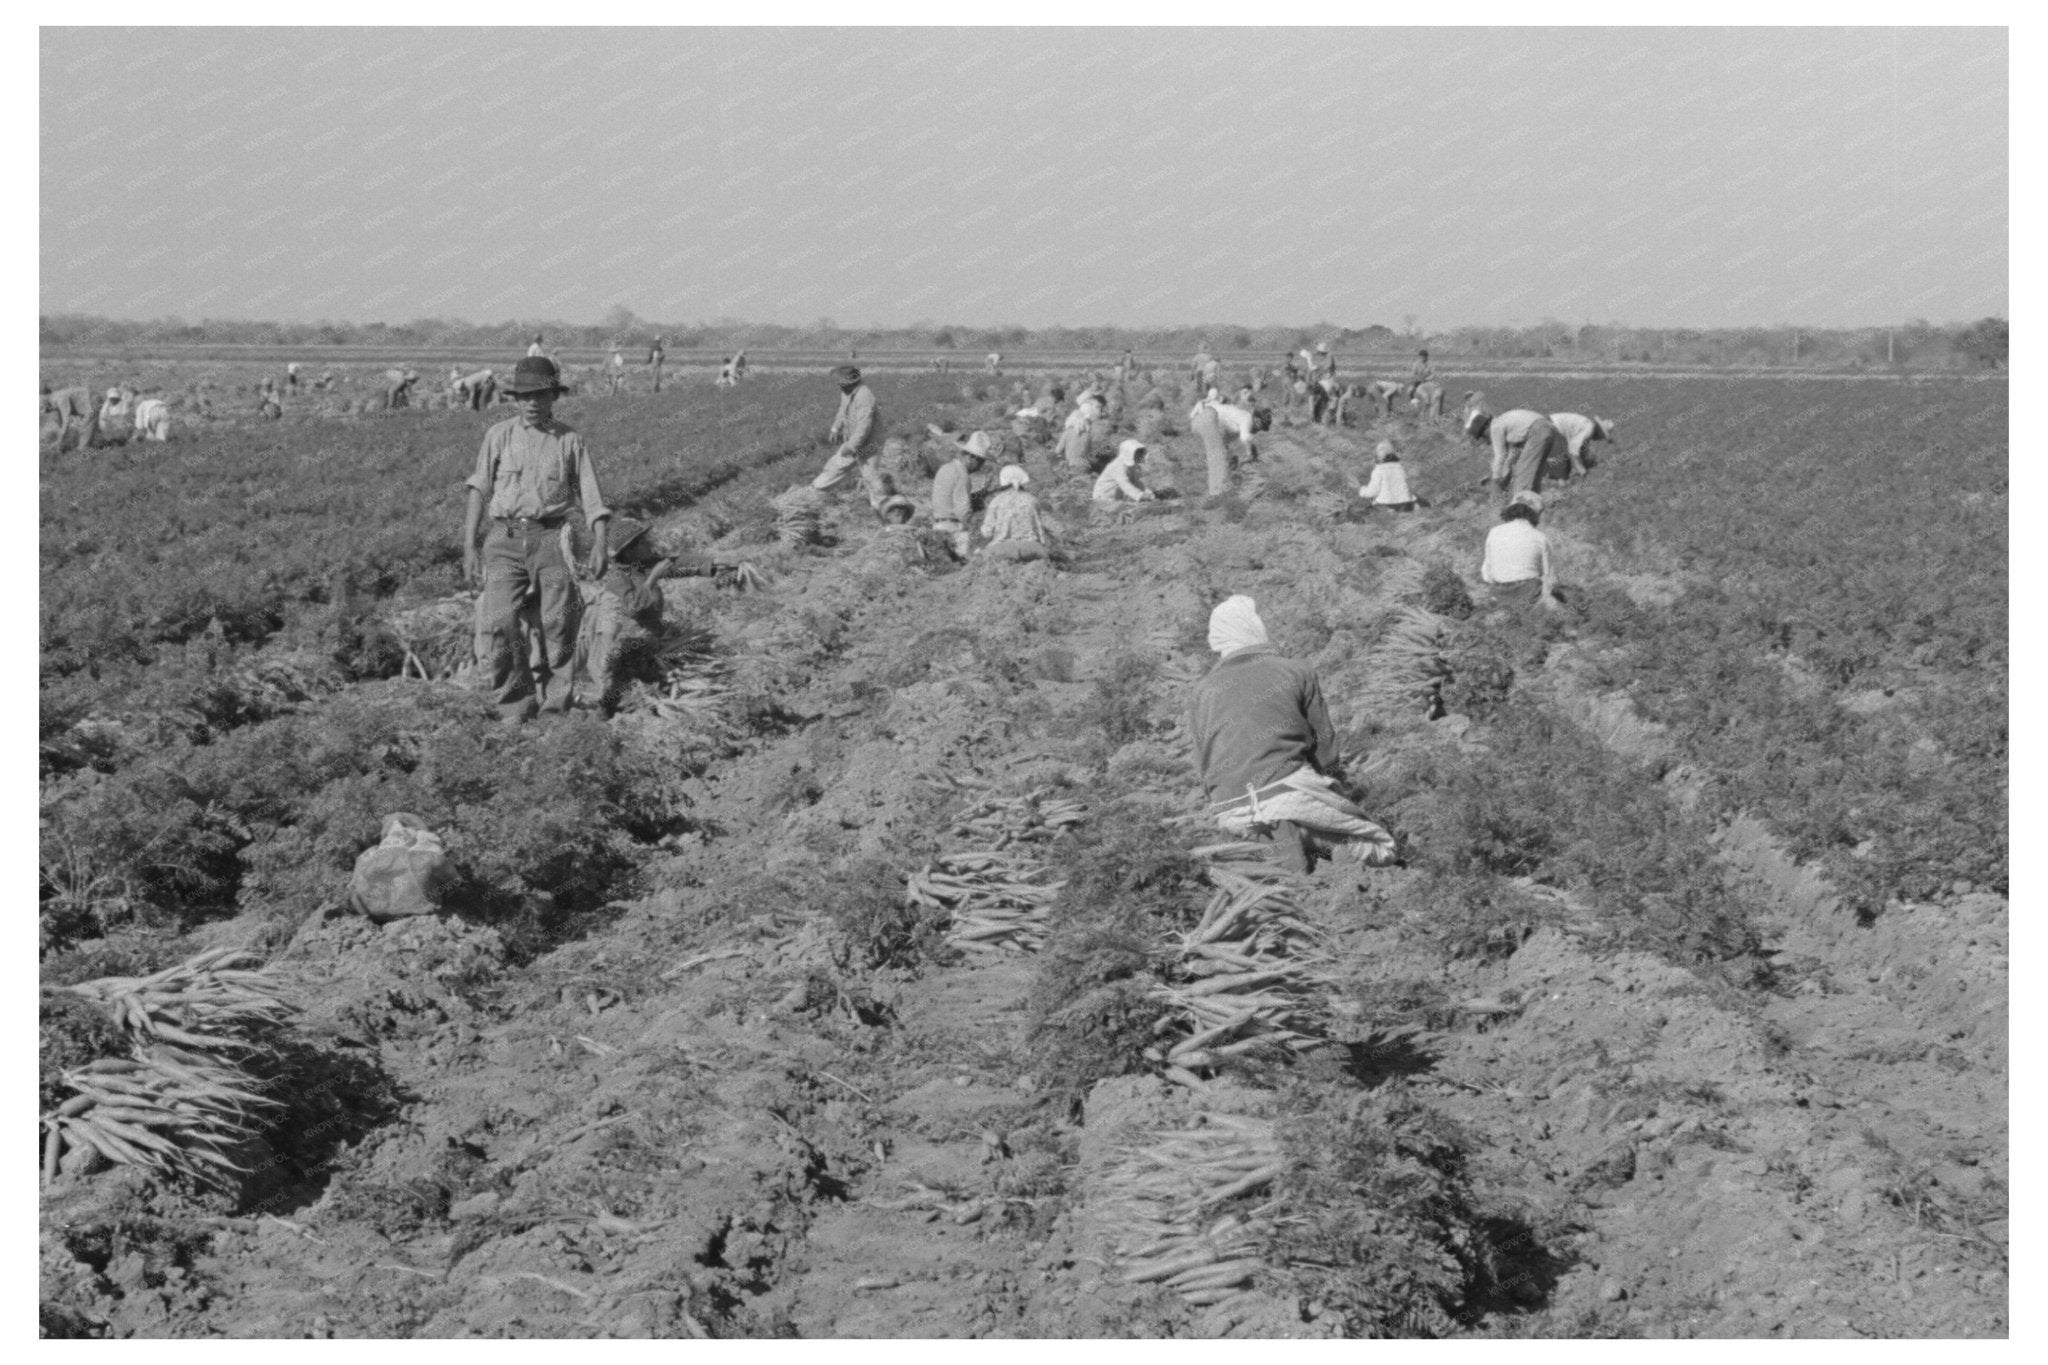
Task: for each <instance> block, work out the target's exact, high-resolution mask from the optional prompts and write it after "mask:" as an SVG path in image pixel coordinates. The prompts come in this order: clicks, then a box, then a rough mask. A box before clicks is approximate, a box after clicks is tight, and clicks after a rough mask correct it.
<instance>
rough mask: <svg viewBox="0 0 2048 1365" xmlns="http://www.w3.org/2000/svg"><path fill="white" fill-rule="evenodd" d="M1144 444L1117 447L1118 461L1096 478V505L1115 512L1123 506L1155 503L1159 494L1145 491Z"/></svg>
mask: <svg viewBox="0 0 2048 1365" xmlns="http://www.w3.org/2000/svg"><path fill="white" fill-rule="evenodd" d="M1144 478H1145V443H1144V442H1143V441H1140V440H1137V439H1135V438H1133V439H1131V440H1127V441H1125V442H1124V443H1123V444H1122V445H1120V446H1118V447H1117V451H1116V458H1115V459H1114V460H1111V461H1110V462H1109V463H1108V464H1106V465H1104V466H1103V469H1102V472H1101V473H1100V474H1098V475H1096V476H1095V492H1094V498H1095V505H1096V507H1097V508H1099V509H1100V508H1108V509H1115V508H1117V507H1118V506H1119V505H1120V504H1123V503H1137V502H1152V501H1154V500H1155V499H1157V498H1158V496H1159V495H1158V494H1156V493H1154V492H1153V491H1152V490H1151V489H1149V488H1147V487H1145V483H1144Z"/></svg>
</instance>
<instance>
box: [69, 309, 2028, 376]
mask: <svg viewBox="0 0 2048 1365" xmlns="http://www.w3.org/2000/svg"><path fill="white" fill-rule="evenodd" d="M41 323H42V327H41V332H42V338H41V339H42V342H43V344H44V345H54V346H128V345H162V344H167V343H212V344H215V345H242V346H281V347H282V346H369V347H421V346H425V347H432V346H446V347H450V348H463V349H472V348H474V349H502V350H505V351H508V352H517V351H522V350H524V349H525V347H526V344H527V342H529V341H531V340H532V339H533V337H534V335H535V334H536V333H538V334H540V335H542V336H544V337H545V338H546V344H547V347H548V349H549V350H550V351H558V352H559V351H573V350H580V349H590V348H601V347H608V346H612V345H621V346H627V347H639V348H644V347H645V346H646V345H647V344H648V342H650V341H651V340H653V338H654V337H656V336H657V335H659V336H665V337H666V338H667V339H668V344H669V345H670V346H671V347H673V348H675V349H677V350H693V349H700V348H710V349H725V350H737V349H739V348H741V347H745V348H747V349H749V350H753V351H775V350H782V349H792V350H838V349H842V348H843V349H847V350H850V351H851V350H866V351H870V352H885V351H929V350H958V351H961V352H963V353H967V354H970V355H978V354H981V353H985V352H988V351H1016V352H1029V351H1034V350H1048V351H1105V352H1118V351H1122V350H1123V349H1124V348H1125V347H1129V348H1131V349H1132V350H1135V351H1138V352H1141V353H1145V354H1157V353H1159V352H1162V351H1163V352H1166V353H1168V354H1173V355H1180V354H1188V355H1192V354H1193V353H1194V352H1195V351H1196V350H1197V349H1199V348H1202V347H1205V346H1206V347H1207V348H1208V349H1210V350H1212V351H1216V352H1217V353H1218V355H1219V358H1220V357H1221V356H1222V355H1224V354H1227V353H1229V352H1233V351H1251V352H1283V351H1294V350H1298V349H1300V348H1301V347H1304V346H1314V345H1315V344H1316V343H1317V342H1326V343H1328V344H1329V345H1331V346H1332V347H1334V348H1335V349H1336V350H1337V351H1338V352H1339V353H1340V354H1342V353H1343V352H1344V351H1346V350H1350V351H1387V350H1393V349H1402V348H1407V347H1422V346H1426V347H1429V348H1430V349H1432V350H1434V351H1437V352H1439V353H1441V354H1443V355H1446V356H1483V357H1490V358H1496V359H1502V360H1546V359H1548V360H1567V361H1569V360H1578V361H1583V362H1589V363H1590V362H1596V361H1602V362H1607V363H1610V364H1630V363H1632V364H1650V365H1684V366H1688V367H1696V366H1728V367H1738V368H1754V367H1774V368H1790V367H1797V368H1801V369H1816V368H1817V369H1865V368H1871V369H1876V368H1883V367H1885V366H1888V365H1899V366H1910V367H1911V368H1913V369H1916V370H1968V369H2002V368H2004V366H2005V363H2006V344H2007V325H2006V320H2005V319H2004V318H1983V319H1980V320H1978V321H1976V322H1970V323H1948V324H1938V323H1932V322H1928V321H1926V320H1925V319H1920V318H1916V319H1913V320H1911V321H1908V322H1906V323H1903V324H1901V325H1900V326H1899V327H1897V328H1889V329H1888V328H1883V327H1876V328H1871V327H1856V328H1838V329H1828V328H1809V327H1789V326H1785V327H1727V328H1671V327H1625V326H1620V325H1604V326H1603V325H1594V324H1590V323H1588V324H1585V325H1582V326H1574V325H1573V324H1570V323H1564V322H1553V321H1548V320H1546V321H1544V322H1540V323H1537V324H1536V325H1534V326H1530V327H1456V328H1451V329H1449V330H1445V331H1435V332H1432V331H1427V330H1423V329H1418V328H1417V327H1416V326H1415V325H1414V323H1413V322H1412V320H1411V321H1408V322H1407V323H1406V324H1405V325H1404V326H1403V327H1402V328H1401V329H1399V330H1396V329H1395V328H1392V327H1385V326H1380V325H1377V324H1375V325H1373V326H1370V327H1339V326H1336V325H1335V324H1333V323H1317V324H1315V325H1313V326H1308V327H1291V326H1290V327H1240V326H1236V325H1220V324H1219V325H1214V326H1206V327H1173V328H1155V329H1145V328H1128V327H1045V328H1038V329H1035V330H1034V329H1031V328H1026V327H967V326H945V325H935V324H918V325H915V326H910V327H902V328H894V329H883V330H860V329H856V328H845V327H840V326H839V325H838V324H836V323H834V322H832V321H831V320H830V319H829V318H827V319H821V320H819V321H818V322H817V323H816V324H814V325H813V326H810V327H784V326H776V325H773V324H768V323H747V322H734V321H729V320H724V319H720V320H717V321H714V322H709V323H683V322H677V323H659V322H650V321H647V320H645V319H643V318H640V317H637V316H635V315H634V314H633V313H632V312H630V311H629V310H627V309H624V308H614V309H613V310H612V311H611V312H610V313H609V314H608V315H607V316H606V318H605V320H604V321H603V322H601V323H595V324H592V323H576V322H498V323H489V324H475V323H468V322H462V321H458V320H454V319H447V318H419V319H416V320H414V321H412V322H403V323H384V322H303V323H302V322H246V321H239V320H233V319H208V320H206V321H203V322H199V323H189V322H186V321H185V320H184V319H182V318H176V317H168V318H157V319H154V320H152V321H148V322H137V321H121V320H116V319H112V318H99V317H89V316H83V315H78V314H56V315H45V316H44V317H43V318H42V319H41Z"/></svg>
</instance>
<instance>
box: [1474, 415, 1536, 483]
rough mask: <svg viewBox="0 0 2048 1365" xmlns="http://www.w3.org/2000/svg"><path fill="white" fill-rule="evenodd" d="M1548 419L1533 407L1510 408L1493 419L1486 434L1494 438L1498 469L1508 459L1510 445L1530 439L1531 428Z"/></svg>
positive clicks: (1495, 463) (1495, 462)
mask: <svg viewBox="0 0 2048 1365" xmlns="http://www.w3.org/2000/svg"><path fill="white" fill-rule="evenodd" d="M1544 420H1546V419H1545V418H1544V416H1543V414H1542V413H1540V412H1537V411H1535V410H1534V409H1532V408H1510V409H1508V410H1507V411H1506V412H1504V413H1502V414H1501V415H1500V416H1498V417H1496V418H1494V419H1493V424H1492V425H1491V426H1490V427H1488V428H1487V432H1486V434H1487V435H1488V436H1490V437H1492V438H1493V462H1494V467H1495V468H1496V469H1498V468H1500V467H1501V466H1503V465H1505V464H1506V463H1507V460H1508V447H1509V446H1518V445H1520V444H1522V442H1524V441H1526V440H1528V439H1529V428H1530V427H1533V426H1535V425H1536V424H1537V423H1538V422H1541V421H1544Z"/></svg>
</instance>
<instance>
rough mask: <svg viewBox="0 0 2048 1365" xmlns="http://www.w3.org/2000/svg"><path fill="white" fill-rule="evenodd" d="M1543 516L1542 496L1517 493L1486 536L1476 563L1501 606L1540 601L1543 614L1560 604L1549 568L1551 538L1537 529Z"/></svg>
mask: <svg viewBox="0 0 2048 1365" xmlns="http://www.w3.org/2000/svg"><path fill="white" fill-rule="evenodd" d="M1542 514H1543V495H1542V494H1541V493H1517V494H1515V496H1514V497H1513V498H1512V499H1511V500H1510V501H1509V503H1508V505H1507V506H1506V507H1505V508H1503V509H1501V514H1500V525H1498V526H1496V527H1494V528H1493V529H1492V530H1491V531H1488V532H1487V533H1486V549H1485V551H1484V552H1483V553H1482V554H1481V555H1480V559H1479V579H1480V581H1481V582H1482V583H1485V584H1487V585H1488V586H1489V587H1491V588H1492V589H1493V593H1492V596H1493V600H1494V601H1496V602H1499V603H1502V604H1508V603H1524V602H1534V601H1540V602H1541V603H1542V604H1543V608H1544V610H1545V611H1556V610H1558V608H1559V607H1560V606H1562V605H1563V604H1562V603H1560V602H1559V601H1558V598H1557V575H1556V572H1555V571H1554V570H1553V569H1552V568H1551V565H1550V537H1548V536H1546V535H1544V534H1543V532H1541V531H1539V530H1537V529H1536V519H1537V518H1538V517H1540V516H1541V515H1542Z"/></svg>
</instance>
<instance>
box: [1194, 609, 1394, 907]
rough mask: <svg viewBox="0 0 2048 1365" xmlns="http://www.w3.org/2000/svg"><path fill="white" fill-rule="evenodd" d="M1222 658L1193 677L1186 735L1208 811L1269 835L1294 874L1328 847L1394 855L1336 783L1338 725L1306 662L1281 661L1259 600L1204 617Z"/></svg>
mask: <svg viewBox="0 0 2048 1365" xmlns="http://www.w3.org/2000/svg"><path fill="white" fill-rule="evenodd" d="M1209 648H1211V649H1213V650H1215V651H1216V653H1217V654H1218V655H1219V656H1220V657H1219V658H1218V659H1217V661H1216V666H1215V667H1214V668H1212V669H1210V670H1209V672H1208V673H1207V674H1205V675H1204V676H1203V678H1202V680H1201V681H1200V682H1198V683H1196V684H1195V687H1194V694H1193V696H1192V697H1191V698H1190V701H1189V705H1188V735H1189V738H1191V739H1192V740H1193V741H1194V746H1195V768H1196V771H1198V772H1199V773H1200V774H1201V778H1202V785H1203V787H1204V788H1205V789H1207V792H1208V796H1209V816H1210V818H1211V819H1213V820H1215V821H1216V823H1217V824H1218V825H1219V826H1221V827H1222V828H1223V830H1224V831H1225V832H1227V833H1230V834H1235V835H1237V836H1239V837H1240V838H1242V837H1245V836H1247V835H1250V836H1254V837H1257V836H1261V835H1271V836H1273V837H1276V838H1277V839H1278V840H1279V843H1280V852H1281V856H1282V858H1283V859H1284V860H1285V861H1286V862H1287V863H1288V865H1289V866H1292V867H1295V868H1297V869H1299V870H1301V871H1307V870H1309V868H1311V867H1313V865H1314V862H1315V859H1316V857H1317V856H1318V855H1320V856H1322V857H1329V856H1331V855H1332V851H1333V850H1334V849H1341V850H1342V851H1343V852H1344V853H1345V854H1346V855H1347V856H1349V857H1350V858H1352V859H1355V860H1356V861H1357V862H1360V863H1363V864H1366V865H1368V866H1377V865H1380V864H1384V863H1389V862H1392V861H1393V860H1394V858H1395V847H1394V840H1393V837H1392V836H1391V835H1389V834H1388V833H1387V832H1386V830H1384V829H1382V828H1381V827H1380V826H1379V825H1377V824H1374V823H1373V822H1372V821H1371V820H1369V819H1367V818H1366V814H1365V812H1364V811H1362V810H1360V809H1359V808H1358V806H1357V805H1356V804H1355V803H1354V802H1352V801H1351V800H1350V799H1349V798H1348V797H1346V796H1345V795H1344V793H1343V792H1342V790H1341V789H1340V788H1339V786H1338V783H1339V782H1341V781H1342V780H1343V773H1342V771H1341V770H1340V768H1339V766H1338V755H1337V732H1336V730H1335V729H1334V728H1333V727H1332V726H1331V724H1330V712H1329V708H1328V707H1327V706H1326V705H1325V704H1324V702H1323V690H1322V685H1321V684H1320V683H1319V682H1318V681H1317V679H1316V673H1315V670H1314V669H1313V668H1311V667H1310V666H1309V665H1307V664H1305V663H1303V662H1301V661H1300V660H1298V659H1288V658H1283V657H1282V656H1281V655H1280V654H1278V653H1276V652H1275V651H1274V649H1273V646H1272V643H1271V642H1270V641H1269V640H1268V639H1267V637H1266V625H1265V622H1263V621H1261V620H1260V619H1259V612H1258V604H1257V603H1255V602H1254V601H1253V600H1252V599H1251V598H1249V597H1246V596H1243V595H1242V594H1240V595H1238V596H1235V597H1231V598H1227V599H1225V601H1224V602H1223V603H1222V605H1220V606H1218V607H1217V608H1216V610H1215V611H1213V612H1211V613H1210V614H1209Z"/></svg>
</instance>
